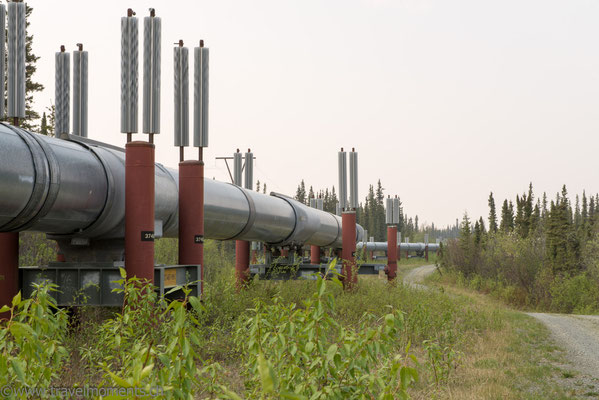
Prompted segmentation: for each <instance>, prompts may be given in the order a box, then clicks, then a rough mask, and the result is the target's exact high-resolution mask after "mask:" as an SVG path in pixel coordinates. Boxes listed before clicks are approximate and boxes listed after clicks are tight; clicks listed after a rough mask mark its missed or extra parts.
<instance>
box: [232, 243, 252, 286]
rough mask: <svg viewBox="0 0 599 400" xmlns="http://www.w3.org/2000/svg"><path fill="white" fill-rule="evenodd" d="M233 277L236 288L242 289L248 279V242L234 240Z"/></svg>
mask: <svg viewBox="0 0 599 400" xmlns="http://www.w3.org/2000/svg"><path fill="white" fill-rule="evenodd" d="M235 278H236V282H237V289H238V290H239V289H242V288H243V287H244V286H246V285H247V284H248V282H249V280H250V242H247V241H245V240H236V241H235Z"/></svg>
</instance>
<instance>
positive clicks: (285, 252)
mask: <svg viewBox="0 0 599 400" xmlns="http://www.w3.org/2000/svg"><path fill="white" fill-rule="evenodd" d="M281 257H289V249H285V248H283V249H281Z"/></svg>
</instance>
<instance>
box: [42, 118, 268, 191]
mask: <svg viewBox="0 0 599 400" xmlns="http://www.w3.org/2000/svg"><path fill="white" fill-rule="evenodd" d="M44 116H46V114H45V113H44ZM256 192H258V193H260V179H258V181H257V182H256Z"/></svg>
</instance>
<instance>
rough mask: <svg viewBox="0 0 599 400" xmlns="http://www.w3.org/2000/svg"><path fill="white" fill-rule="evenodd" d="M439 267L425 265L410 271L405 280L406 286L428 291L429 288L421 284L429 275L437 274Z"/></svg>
mask: <svg viewBox="0 0 599 400" xmlns="http://www.w3.org/2000/svg"><path fill="white" fill-rule="evenodd" d="M436 268H437V267H436V266H435V265H423V266H422V267H418V268H414V269H413V270H411V271H409V272H408V273H407V274H406V276H404V278H403V283H404V285H407V286H411V287H413V288H416V289H425V290H426V289H428V287H426V286H424V285H422V284H421V282H422V281H423V280H424V278H425V277H426V276H427V275H430V274H432V273H433V272H435V269H436Z"/></svg>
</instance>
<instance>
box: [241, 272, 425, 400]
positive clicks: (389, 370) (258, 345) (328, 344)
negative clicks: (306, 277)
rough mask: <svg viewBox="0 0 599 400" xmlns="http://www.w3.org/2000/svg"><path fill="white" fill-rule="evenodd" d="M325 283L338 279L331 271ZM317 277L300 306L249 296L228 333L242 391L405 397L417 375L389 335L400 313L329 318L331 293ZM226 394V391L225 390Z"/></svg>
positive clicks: (274, 394) (395, 334)
mask: <svg viewBox="0 0 599 400" xmlns="http://www.w3.org/2000/svg"><path fill="white" fill-rule="evenodd" d="M332 282H334V283H336V284H338V285H341V282H340V281H339V280H338V279H337V278H334V279H333V280H332ZM326 286H327V284H326V282H325V281H324V280H323V279H322V278H321V277H320V276H319V277H318V283H317V292H316V293H315V294H314V295H313V296H312V299H310V300H307V301H305V302H304V304H303V307H297V306H296V304H293V303H291V304H285V303H283V302H282V301H281V299H280V298H276V299H275V300H274V303H273V304H271V305H266V304H264V303H263V302H261V301H257V302H256V304H255V308H254V309H252V310H251V314H250V315H248V316H247V317H245V318H242V319H241V320H240V321H239V324H238V328H237V330H236V333H235V337H236V340H237V342H238V343H239V349H240V353H241V354H243V357H244V361H245V364H246V366H247V370H246V374H245V375H246V379H247V380H246V385H247V397H248V398H258V397H260V398H264V397H265V396H266V397H267V398H278V397H279V396H280V397H281V398H288V399H308V398H309V399H346V398H347V399H350V398H351V399H353V398H356V399H357V398H367V397H368V398H371V397H373V396H376V397H377V398H381V399H395V398H408V395H407V388H408V387H409V386H410V385H411V384H412V383H413V382H415V381H416V380H417V379H418V373H417V370H416V369H415V368H413V367H410V366H408V360H409V359H412V360H413V362H416V359H415V358H414V357H413V356H412V357H411V356H409V355H408V352H409V346H408V347H407V349H406V350H405V352H404V353H402V352H401V351H400V350H401V349H400V348H399V343H398V340H397V337H398V335H399V332H401V330H402V329H403V326H404V319H403V314H402V313H401V312H399V311H393V312H391V313H388V314H386V315H385V316H384V317H383V318H376V317H375V316H374V315H372V314H364V315H363V318H362V321H361V323H360V326H359V328H358V329H355V330H354V329H347V328H346V327H344V326H343V325H341V324H340V323H339V322H337V321H336V319H335V299H334V297H333V295H332V294H330V293H327V291H326ZM232 397H234V396H232Z"/></svg>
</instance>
